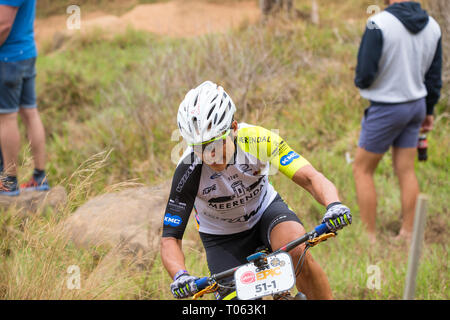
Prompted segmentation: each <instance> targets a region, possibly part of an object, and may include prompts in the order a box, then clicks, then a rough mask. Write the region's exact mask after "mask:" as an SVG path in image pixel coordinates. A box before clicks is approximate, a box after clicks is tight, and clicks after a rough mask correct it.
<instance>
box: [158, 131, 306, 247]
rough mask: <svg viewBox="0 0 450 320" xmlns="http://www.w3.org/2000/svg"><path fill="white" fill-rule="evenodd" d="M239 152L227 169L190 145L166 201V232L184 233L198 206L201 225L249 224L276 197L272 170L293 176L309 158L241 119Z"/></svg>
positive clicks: (231, 228)
mask: <svg viewBox="0 0 450 320" xmlns="http://www.w3.org/2000/svg"><path fill="white" fill-rule="evenodd" d="M235 147H236V148H235V153H234V155H233V159H232V160H231V161H230V163H229V164H228V166H227V167H226V169H224V170H223V171H221V172H216V171H214V170H213V169H211V168H210V167H209V166H208V165H203V164H202V161H201V159H200V158H199V157H197V156H196V155H195V153H194V151H193V149H192V147H188V148H187V149H186V150H185V152H184V153H183V155H182V157H181V160H180V162H179V163H178V165H177V167H176V170H175V174H174V177H173V180H172V187H171V191H170V195H169V200H168V203H167V207H166V211H165V215H164V226H163V237H174V238H177V239H181V238H182V237H183V234H184V230H185V228H186V225H187V223H188V218H189V216H190V213H191V211H192V209H193V208H194V210H195V212H196V214H195V217H196V220H197V222H198V225H199V231H200V232H202V233H207V234H217V235H223V234H233V233H238V232H242V231H245V230H249V229H251V228H252V227H253V226H254V225H255V224H256V223H257V222H258V221H259V219H260V218H261V215H262V213H263V212H264V211H265V210H266V208H267V207H268V206H269V205H270V204H271V202H272V201H273V200H274V199H275V197H276V195H277V192H276V191H275V189H274V188H273V186H272V185H271V184H270V183H269V174H273V173H275V172H276V171H277V170H279V171H281V172H282V173H283V174H285V175H286V176H287V177H289V178H292V177H293V175H294V174H295V172H296V171H297V170H298V169H300V168H302V167H303V166H305V165H308V164H309V162H308V161H307V160H306V159H305V158H303V157H302V156H300V155H299V154H298V153H296V152H295V151H294V150H292V149H291V148H290V147H289V146H288V144H287V143H286V142H285V141H284V140H283V139H282V138H281V137H280V136H279V135H278V134H277V133H275V132H274V131H269V130H267V129H264V128H262V127H258V126H252V125H248V124H245V123H240V124H239V125H238V132H237V136H236V138H235Z"/></svg>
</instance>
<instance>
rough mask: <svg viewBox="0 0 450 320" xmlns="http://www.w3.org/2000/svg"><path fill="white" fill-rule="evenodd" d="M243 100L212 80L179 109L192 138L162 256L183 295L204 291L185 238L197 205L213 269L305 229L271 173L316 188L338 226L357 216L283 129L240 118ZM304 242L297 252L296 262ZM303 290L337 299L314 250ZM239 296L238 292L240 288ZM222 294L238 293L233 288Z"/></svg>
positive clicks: (175, 187)
mask: <svg viewBox="0 0 450 320" xmlns="http://www.w3.org/2000/svg"><path fill="white" fill-rule="evenodd" d="M235 111H236V107H235V105H234V103H233V101H232V100H231V98H230V96H229V95H228V94H227V93H226V92H225V91H224V89H223V88H222V87H220V86H218V85H216V84H214V83H212V82H210V81H206V82H204V83H202V84H201V85H199V86H198V87H197V88H195V89H192V90H190V91H189V92H188V93H187V95H186V96H185V98H184V100H183V101H182V102H181V104H180V107H179V110H178V116H177V118H178V127H179V130H180V132H181V135H182V136H183V138H184V139H185V141H186V142H187V143H188V148H187V149H186V150H185V152H184V154H183V155H182V158H181V160H180V161H179V163H178V165H177V167H176V170H175V174H174V176H173V181H172V187H171V191H170V195H169V200H168V203H167V207H166V211H165V215H164V226H163V233H162V239H161V258H162V262H163V264H164V266H165V268H166V269H167V271H168V273H169V274H170V276H171V277H172V278H173V283H172V284H171V291H172V293H173V295H174V297H175V298H186V297H189V296H191V295H193V294H194V293H195V292H197V288H196V286H195V282H194V281H195V280H196V279H198V278H197V277H194V276H191V275H190V274H189V272H188V271H187V270H186V266H185V259H184V254H183V251H182V246H181V245H182V238H183V234H184V231H185V228H186V225H187V223H188V218H189V216H190V213H191V211H192V209H194V211H195V218H196V221H197V223H198V227H199V233H200V238H201V240H202V243H203V246H204V248H205V251H206V258H207V262H208V267H209V270H210V272H211V273H212V274H214V273H218V272H221V271H224V270H227V269H230V268H233V267H236V266H238V265H241V264H244V263H246V262H247V261H246V257H247V256H249V255H250V254H252V253H253V252H255V249H256V248H258V247H261V246H266V247H267V248H269V249H271V250H276V249H278V248H280V247H282V246H283V245H285V244H286V243H288V242H290V241H292V240H294V239H296V238H298V237H300V236H302V235H303V234H305V229H304V228H303V226H302V224H301V222H300V220H299V218H298V217H297V215H296V214H295V213H294V212H293V211H292V210H291V209H290V208H289V207H288V206H287V204H286V203H285V202H284V201H283V200H282V198H281V197H280V195H279V194H278V193H277V192H276V191H275V189H274V187H273V186H272V185H271V184H270V183H269V181H268V176H269V174H271V173H272V172H273V171H272V170H273V169H272V168H275V169H276V170H279V171H281V172H282V173H283V174H284V175H286V176H287V177H289V178H290V179H292V180H293V181H294V182H295V183H296V184H298V185H299V186H301V187H303V188H304V189H306V190H307V191H309V192H310V193H311V194H312V196H313V197H314V198H315V199H316V200H317V201H318V202H319V203H320V204H322V205H324V206H325V207H326V208H327V209H326V213H325V215H324V218H323V222H325V223H326V224H327V225H328V227H329V228H330V229H331V230H336V229H341V228H342V227H344V226H346V225H348V224H350V223H351V221H352V217H351V213H350V209H349V208H348V207H346V206H344V205H343V204H342V203H341V202H340V200H339V197H338V192H337V190H336V188H335V186H334V185H333V184H332V183H331V182H330V181H329V180H328V179H326V178H325V177H324V176H323V174H321V173H320V172H318V171H317V170H315V169H314V168H313V166H312V165H311V164H310V163H309V162H308V161H307V160H306V159H305V158H303V157H302V156H300V155H299V154H298V153H296V152H295V151H294V150H292V149H291V148H290V147H289V146H288V145H287V143H286V142H285V141H284V140H283V139H282V138H280V137H279V136H278V135H277V134H276V133H275V132H273V131H269V130H266V129H264V128H262V127H259V126H253V125H248V124H245V123H238V122H237V121H236V120H234V113H235ZM303 249H304V245H300V246H298V247H297V248H295V249H294V250H292V251H291V252H290V254H291V256H292V258H293V262H294V264H296V262H297V261H298V259H299V258H300V256H301V254H302V253H303ZM302 270H303V271H302V273H301V274H300V275H299V276H298V277H297V279H296V286H297V289H298V290H299V291H301V292H303V293H305V294H306V296H307V297H308V298H309V299H331V298H332V294H331V289H330V285H329V283H328V279H327V276H326V274H325V272H324V271H323V269H322V268H321V267H320V266H319V264H318V263H317V262H316V261H314V259H313V258H312V257H311V255H310V253H309V252H307V253H306V255H305V262H304V265H303V269H302ZM234 296H235V293H234ZM216 298H218V299H230V298H233V293H230V292H227V290H222V291H219V292H218V293H217V295H216Z"/></svg>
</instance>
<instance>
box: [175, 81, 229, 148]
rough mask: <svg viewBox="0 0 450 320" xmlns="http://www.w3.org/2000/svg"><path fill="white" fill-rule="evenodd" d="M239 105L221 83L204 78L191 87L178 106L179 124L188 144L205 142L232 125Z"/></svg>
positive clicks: (219, 134) (221, 133)
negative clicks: (217, 83) (236, 105)
mask: <svg viewBox="0 0 450 320" xmlns="http://www.w3.org/2000/svg"><path fill="white" fill-rule="evenodd" d="M235 111H236V107H235V105H234V103H233V101H232V100H231V98H230V96H229V95H228V94H227V93H226V92H225V91H224V90H223V88H222V87H221V86H218V85H216V84H215V83H212V82H211V81H205V82H203V83H202V84H201V85H199V86H198V87H197V88H195V89H192V90H190V91H189V92H188V93H187V94H186V96H185V97H184V100H183V101H182V102H181V104H180V107H179V109H178V117H177V118H178V127H179V128H180V132H181V135H182V136H183V138H184V139H185V140H186V142H187V143H188V144H189V145H197V144H203V143H205V142H208V141H212V140H214V139H215V138H217V137H219V136H221V135H223V134H224V133H225V132H226V131H227V130H228V129H230V127H231V123H232V121H233V115H234V112H235Z"/></svg>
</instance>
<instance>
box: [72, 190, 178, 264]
mask: <svg viewBox="0 0 450 320" xmlns="http://www.w3.org/2000/svg"><path fill="white" fill-rule="evenodd" d="M169 189H170V181H168V182H166V183H163V184H161V185H159V186H156V187H139V188H131V189H126V190H123V191H120V192H115V193H109V194H104V195H101V196H98V197H95V198H93V199H91V200H89V201H88V202H86V203H85V204H84V205H82V206H81V207H79V208H78V209H77V210H76V211H75V212H74V213H73V214H72V215H71V216H70V217H69V218H67V220H66V221H64V223H63V224H64V226H63V230H64V232H65V233H66V234H67V235H68V236H69V237H70V239H71V240H72V241H73V242H74V243H75V244H76V245H79V246H84V247H90V246H103V245H105V246H107V247H111V248H113V249H114V250H113V251H114V252H120V253H121V254H125V255H127V256H131V257H133V260H134V261H135V262H137V264H138V265H140V266H143V267H149V266H150V265H151V264H152V263H153V260H154V257H155V256H156V254H157V252H158V250H159V239H160V230H161V227H162V217H163V214H164V210H165V206H166V203H167V199H168V196H169Z"/></svg>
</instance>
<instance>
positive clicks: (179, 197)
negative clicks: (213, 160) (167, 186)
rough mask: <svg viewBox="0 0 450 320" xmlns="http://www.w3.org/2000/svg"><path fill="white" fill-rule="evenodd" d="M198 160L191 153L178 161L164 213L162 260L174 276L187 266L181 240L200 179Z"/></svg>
mask: <svg viewBox="0 0 450 320" xmlns="http://www.w3.org/2000/svg"><path fill="white" fill-rule="evenodd" d="M187 160H189V161H187ZM198 160H199V159H198V158H196V157H195V156H194V155H193V153H191V154H189V155H188V156H186V157H185V159H183V161H181V162H180V163H179V164H178V166H177V169H176V170H175V174H174V177H173V180H172V187H171V190H170V195H169V200H168V202H167V206H166V211H165V214H164V224H163V232H162V239H161V260H162V263H163V265H164V267H165V268H166V270H167V271H168V273H169V274H170V276H171V277H172V278H173V277H174V275H175V274H176V273H177V272H178V271H180V270H184V269H186V266H185V263H184V254H183V251H182V247H181V242H182V238H183V235H184V231H185V229H186V226H187V223H188V220H189V216H190V214H191V211H192V208H193V206H194V202H195V197H196V195H197V191H198V185H199V182H200V175H201V163H199V161H198Z"/></svg>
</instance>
